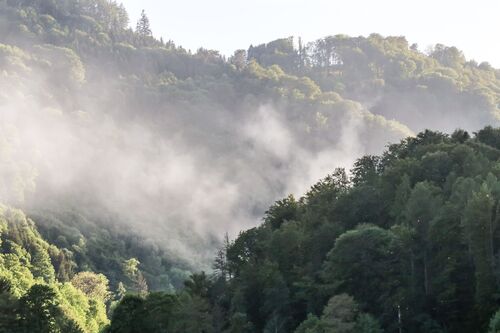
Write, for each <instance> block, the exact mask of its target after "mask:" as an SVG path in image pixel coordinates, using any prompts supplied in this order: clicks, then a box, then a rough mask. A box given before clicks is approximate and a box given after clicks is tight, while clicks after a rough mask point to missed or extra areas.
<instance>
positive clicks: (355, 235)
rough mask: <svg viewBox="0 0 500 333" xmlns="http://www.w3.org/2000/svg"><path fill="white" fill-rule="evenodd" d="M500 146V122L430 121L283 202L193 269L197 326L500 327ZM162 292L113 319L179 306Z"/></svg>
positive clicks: (190, 287) (190, 289)
mask: <svg viewBox="0 0 500 333" xmlns="http://www.w3.org/2000/svg"><path fill="white" fill-rule="evenodd" d="M499 158H500V129H495V128H492V127H486V128H484V129H482V130H480V131H478V132H477V133H475V134H474V136H472V137H470V136H469V134H468V133H467V132H466V131H463V130H457V131H455V132H454V133H453V134H452V135H446V134H443V133H441V132H433V131H425V132H421V133H420V134H418V135H417V136H416V137H411V138H408V139H405V140H403V141H401V142H400V143H398V144H393V145H390V146H389V147H388V149H387V150H386V151H385V152H384V153H383V154H382V155H380V156H365V157H363V158H360V159H359V160H357V162H356V163H355V165H354V167H353V169H352V170H351V171H350V173H349V174H347V173H346V172H345V171H344V170H341V169H339V170H336V171H335V172H334V173H333V174H331V175H329V176H328V177H326V178H325V179H323V180H322V181H320V182H318V183H317V184H315V185H314V186H313V187H311V189H310V191H309V192H307V193H306V194H305V195H304V196H303V197H301V198H300V199H295V198H294V197H293V196H289V197H287V198H285V199H283V200H280V201H278V202H276V203H275V204H274V205H273V206H271V207H270V208H269V210H268V211H267V213H266V215H265V217H264V221H263V223H262V225H260V226H259V227H256V228H253V229H250V230H247V231H243V232H241V233H240V235H239V236H238V237H237V238H236V239H235V240H234V241H228V240H227V241H226V243H225V246H224V247H223V248H222V249H221V250H220V252H219V255H218V256H217V258H216V260H215V263H214V270H215V273H214V274H213V275H211V276H206V275H205V274H198V275H193V276H192V277H191V279H190V280H188V281H187V282H186V289H185V293H187V294H189V296H186V297H191V300H197V303H196V305H194V304H193V305H192V308H191V309H192V311H193V312H192V313H193V314H196V315H195V318H197V319H196V320H194V321H193V323H194V322H195V323H196V325H202V326H196V327H197V328H193V329H192V330H187V331H190V332H301V333H302V332H316V333H317V332H356V333H360V332H382V331H385V332H400V331H402V332H471V333H472V332H496V331H497V329H498V327H499V321H498V318H499V317H500V316H495V317H493V315H494V314H495V312H496V311H497V310H498V308H499V301H498V297H497V294H498V291H499V281H500V275H499V273H498V257H499V250H500V234H499V232H500V228H499V217H500V215H499V211H500V205H499V202H500V181H499V177H500V165H499V162H498V161H499ZM150 297H156V296H150ZM168 297H170V296H168ZM153 299H154V298H153ZM153 299H149V298H146V299H141V300H134V302H135V303H132V299H129V300H127V301H126V302H125V301H124V302H123V303H121V304H120V305H119V306H118V308H117V310H116V312H115V316H114V317H113V318H112V323H111V332H134V330H126V329H122V330H116V331H113V329H114V328H115V327H121V326H119V325H121V323H122V322H123V321H124V320H125V319H123V317H121V316H125V315H124V313H127V314H131V313H136V312H135V311H136V309H139V310H137V311H139V312H137V313H142V312H140V311H145V312H146V313H148V314H149V315H150V316H153V317H154V318H155V319H154V320H148V323H151V322H155V323H158V325H162V324H160V321H162V320H163V321H167V320H170V319H171V320H175V318H176V317H175V315H173V316H169V315H165V314H164V313H165V312H163V310H160V309H163V308H162V306H163V305H155V304H153V303H154V302H153ZM131 304H136V305H131ZM135 306H137V308H136V307H135ZM169 306H170V305H169ZM122 307H123V308H122ZM125 309H126V311H125ZM195 309H198V310H199V311H200V312H196V311H195ZM200 309H205V310H203V311H202V310H200ZM208 309H210V311H208ZM123 311H124V312H123ZM205 311H208V312H205ZM155 313H157V315H156V314H155ZM169 313H170V312H169ZM208 314H209V315H208ZM137 318H138V320H139V318H142V315H138V317H137ZM127 320H128V321H127V322H130V321H134V319H132V318H130V317H129V318H128V319H127ZM490 320H491V323H490ZM144 327H146V326H144ZM148 327H149V326H148ZM161 327H166V326H153V328H150V329H148V330H149V331H155V332H162V328H161ZM202 327H206V328H202ZM488 327H490V328H489V331H488ZM136 331H141V329H137V328H136Z"/></svg>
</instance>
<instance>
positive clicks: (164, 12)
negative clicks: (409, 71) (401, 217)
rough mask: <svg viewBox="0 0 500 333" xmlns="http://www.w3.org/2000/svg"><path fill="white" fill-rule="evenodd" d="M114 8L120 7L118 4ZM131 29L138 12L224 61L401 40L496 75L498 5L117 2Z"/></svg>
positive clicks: (321, 0)
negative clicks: (455, 53)
mask: <svg viewBox="0 0 500 333" xmlns="http://www.w3.org/2000/svg"><path fill="white" fill-rule="evenodd" d="M118 1H120V0H118ZM122 2H123V4H124V5H125V6H126V8H127V10H128V11H129V14H130V18H131V24H132V25H135V22H136V21H137V18H138V16H139V14H140V12H141V9H145V10H146V13H147V14H148V16H149V18H150V21H151V27H152V29H153V33H154V35H155V36H156V37H160V36H162V37H163V38H164V39H165V40H168V39H172V40H173V41H174V42H176V44H177V45H182V46H184V47H185V48H187V49H192V50H193V51H194V50H196V49H197V48H198V47H200V46H203V47H205V48H211V49H216V50H219V51H221V52H222V53H223V54H226V55H229V54H232V52H233V51H234V50H236V49H239V48H242V49H246V48H248V46H249V45H250V44H254V45H255V44H260V43H264V42H269V41H271V40H274V39H276V38H280V37H287V36H302V38H303V39H304V40H306V41H312V40H314V39H316V38H319V37H323V36H327V35H335V34H339V33H342V34H347V35H351V36H359V35H369V34H370V33H372V32H377V33H380V34H382V35H385V36H387V35H404V36H406V37H407V39H408V41H409V42H410V43H418V45H419V47H420V49H421V50H425V49H426V47H427V46H429V45H431V44H435V43H442V44H446V45H450V46H451V45H453V46H457V47H458V48H460V49H461V50H463V51H464V53H465V55H466V56H467V58H469V59H470V58H473V59H475V60H476V61H478V62H481V61H489V62H490V63H491V64H493V65H494V66H495V67H497V68H500V43H499V37H500V20H499V19H498V15H499V13H500V1H499V0H474V1H466V0H454V1H452V0H419V1H404V0H343V1H337V0H251V1H238V0H210V1H207V0H181V1H178V0H175V1H168V0H122Z"/></svg>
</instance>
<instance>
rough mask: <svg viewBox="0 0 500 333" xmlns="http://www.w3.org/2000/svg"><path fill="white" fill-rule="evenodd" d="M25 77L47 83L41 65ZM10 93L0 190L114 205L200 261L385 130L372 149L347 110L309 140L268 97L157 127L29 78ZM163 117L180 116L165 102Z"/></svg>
mask: <svg viewBox="0 0 500 333" xmlns="http://www.w3.org/2000/svg"><path fill="white" fill-rule="evenodd" d="M33 75H35V74H33ZM29 80H31V81H33V82H39V83H41V84H44V78H43V77H33V78H31V77H30V78H29ZM109 81H111V79H110V80H109ZM45 84H46V85H47V86H50V84H49V83H45ZM2 86H4V87H6V89H9V88H7V87H8V83H7V82H2ZM90 89H91V90H93V91H94V90H96V88H95V87H90ZM7 95H9V96H10V98H9V102H8V103H7V104H3V105H2V106H1V108H0V124H1V126H2V148H3V149H2V150H1V154H2V161H4V163H2V165H1V166H0V175H1V179H2V180H3V186H2V189H3V191H2V198H1V199H2V201H4V202H8V203H10V204H12V205H15V206H20V207H22V208H24V209H27V210H28V211H36V210H40V209H44V210H61V209H76V210H78V211H81V212H83V213H84V214H86V215H87V216H90V217H97V218H98V217H99V216H101V215H105V214H111V215H112V216H114V218H113V220H114V222H113V223H117V224H119V225H121V228H125V230H128V231H129V232H130V233H139V234H140V235H142V236H143V237H145V238H147V239H152V240H154V241H155V242H158V244H161V246H162V247H165V248H166V249H167V250H168V251H170V252H171V253H173V254H175V255H177V256H179V257H181V258H184V259H186V260H188V261H189V262H190V263H192V264H197V265H203V264H206V263H209V262H210V260H211V259H212V257H213V251H214V250H215V247H216V246H217V244H218V240H219V239H221V238H222V236H223V235H224V234H225V233H228V234H229V235H230V237H235V236H237V234H238V232H240V231H241V230H244V229H246V228H250V227H253V226H256V225H257V224H259V223H260V221H261V218H262V216H263V214H264V212H265V211H266V209H267V208H268V207H269V206H270V205H271V204H272V203H273V202H274V201H276V200H279V199H281V198H282V197H284V196H285V195H288V194H294V195H295V196H297V197H299V196H301V195H302V194H303V193H305V192H306V191H307V189H308V188H309V187H310V186H311V184H313V183H314V182H316V181H318V180H319V179H320V178H323V177H325V176H326V175H327V174H328V173H329V172H331V171H333V170H334V169H335V168H337V167H345V168H349V167H350V166H351V165H352V163H353V162H354V160H355V158H357V157H358V156H361V155H362V154H364V153H376V152H380V151H381V150H382V149H383V147H384V145H383V144H382V143H383V142H384V141H383V140H384V138H381V139H380V141H378V142H379V144H378V145H376V146H375V147H376V148H378V150H377V149H374V147H373V146H372V147H371V148H368V147H366V145H364V144H363V143H362V142H360V139H359V136H360V135H361V133H362V132H363V131H364V124H363V120H362V118H360V117H356V116H355V115H354V116H353V115H347V116H346V117H344V119H342V123H341V124H337V125H336V128H337V129H338V133H337V134H335V136H336V137H337V139H335V140H332V141H329V142H328V144H327V145H325V144H323V143H322V144H318V143H315V144H313V145H312V144H311V142H310V141H311V140H310V139H308V138H306V133H307V131H306V130H304V128H301V125H300V124H298V123H297V122H296V121H295V120H294V119H290V118H287V116H286V109H284V108H282V109H279V107H277V106H275V105H273V104H272V103H266V104H256V105H255V106H254V107H253V108H248V107H246V110H244V111H242V109H234V110H231V109H227V110H223V111H219V112H218V114H217V122H216V123H212V124H210V123H200V124H191V125H189V124H184V126H186V128H187V129H188V130H186V129H185V128H183V127H180V128H177V130H169V131H168V133H158V131H157V130H155V129H154V128H151V124H150V123H148V121H141V120H138V119H137V118H136V117H130V116H123V115H122V116H120V117H112V116H111V115H109V113H107V112H106V111H105V110H102V109H100V107H99V105H95V104H89V105H86V104H80V105H79V107H80V108H79V109H77V110H70V111H69V112H68V111H67V110H62V109H61V108H62V106H61V105H58V104H57V103H55V102H54V101H57V100H55V99H52V100H51V102H50V103H48V105H44V104H43V103H42V102H41V101H40V96H39V95H37V91H36V90H34V89H31V90H30V88H28V87H26V88H23V91H19V89H18V88H17V90H16V91H15V94H14V92H13V93H7ZM15 96H18V97H15ZM71 98H72V99H74V100H80V101H81V100H85V99H84V98H82V97H81V96H78V95H75V96H72V97H71ZM109 98H111V99H114V98H119V97H115V96H111V97H109ZM183 112H185V111H184V110H182V109H180V108H179V109H174V110H173V111H170V113H169V114H173V115H176V114H183ZM124 114H126V113H124ZM235 114H238V115H239V117H242V119H238V120H235V119H234V118H235V116H234V115H235ZM162 121H163V122H165V123H169V122H174V121H175V122H177V123H178V122H179V121H178V119H177V120H176V119H174V116H172V118H169V116H168V114H166V115H164V119H163V120H162ZM195 121H196V120H195ZM206 125H209V126H211V127H206ZM198 126H199V127H201V129H199V130H203V131H206V132H207V133H211V134H213V135H214V136H215V137H221V138H222V140H220V139H216V140H214V141H206V140H204V139H203V137H201V139H200V138H199V137H197V135H195V134H193V133H197V132H198V131H197V130H192V129H193V128H196V127H198ZM189 129H191V131H190V130H189ZM387 140H389V138H387ZM64 207H66V208H64ZM202 249H204V250H202Z"/></svg>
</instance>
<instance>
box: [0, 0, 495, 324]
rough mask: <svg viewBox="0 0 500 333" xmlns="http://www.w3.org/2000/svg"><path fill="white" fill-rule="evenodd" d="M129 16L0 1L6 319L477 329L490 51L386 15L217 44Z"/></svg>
mask: <svg viewBox="0 0 500 333" xmlns="http://www.w3.org/2000/svg"><path fill="white" fill-rule="evenodd" d="M130 23H131V22H129V18H128V14H127V12H126V10H125V9H124V7H123V6H122V5H120V4H119V3H117V2H115V1H109V0H78V1H76V0H0V202H1V203H3V204H4V206H1V209H0V239H1V243H0V250H1V251H0V292H1V295H0V307H1V310H2V311H0V332H14V330H15V329H18V330H19V332H34V331H37V330H39V331H43V332H99V331H101V330H102V329H104V327H105V326H106V325H108V323H109V321H108V317H109V318H110V319H111V324H110V326H109V327H108V328H107V331H109V332H140V331H147V332H212V331H214V332H271V331H272V332H293V331H296V332H316V333H317V332H380V331H381V330H385V331H387V332H398V330H399V329H402V330H403V331H404V332H477V331H478V330H480V331H481V332H483V331H486V330H487V326H488V322H489V320H490V318H491V317H492V315H493V313H494V312H495V310H496V308H497V306H498V304H497V303H498V299H497V296H496V294H497V291H498V285H497V284H498V280H499V275H498V268H497V267H496V266H497V261H498V256H497V254H498V249H497V248H498V244H497V243H498V235H497V234H498V232H497V228H496V224H497V219H498V218H497V215H498V207H497V206H498V202H497V201H498V199H499V198H500V197H499V194H498V193H499V192H498V184H497V177H500V174H499V170H500V169H499V168H498V165H497V161H498V157H499V149H500V135H499V134H498V130H497V129H496V126H498V125H499V120H500V109H499V108H500V70H498V69H495V68H493V67H492V66H490V65H489V64H488V63H481V64H478V63H476V62H474V61H473V60H467V59H465V57H464V56H463V54H462V52H461V51H460V50H459V49H457V48H456V47H448V46H445V45H441V44H438V45H435V46H434V47H432V48H431V49H429V50H426V51H425V52H423V51H422V50H420V49H419V47H418V46H417V45H415V44H413V45H410V44H409V43H408V41H407V40H406V39H405V38H404V37H399V36H395V37H383V36H381V35H378V34H372V35H370V36H366V37H363V36H360V37H350V36H345V35H333V36H327V37H325V38H321V39H318V40H316V41H312V42H308V43H305V42H303V41H302V40H301V39H300V38H292V37H289V38H283V39H278V40H275V41H271V42H269V43H267V44H262V45H252V46H250V47H249V48H248V50H236V51H235V52H234V54H233V55H231V56H229V57H226V56H224V55H221V54H220V53H219V52H217V51H215V50H207V49H204V48H200V49H198V50H196V51H195V52H192V51H190V50H186V49H184V48H182V47H181V46H179V45H176V44H175V43H174V42H173V41H164V40H162V39H159V40H158V39H156V38H154V37H153V32H152V31H151V28H150V24H149V19H148V17H147V13H145V12H142V14H141V17H140V19H139V21H138V22H137V24H135V22H132V23H134V24H133V26H134V29H131V28H129V26H130ZM485 126H491V127H485ZM457 128H462V129H463V130H457V131H455V130H456V129H457ZM427 129H429V130H427ZM467 131H468V132H467ZM419 132H420V134H416V133H419ZM442 132H449V133H453V134H451V135H446V134H442ZM469 133H474V134H469ZM401 140H403V141H401ZM389 142H391V143H394V142H401V143H399V144H393V145H389V146H388V147H387V150H386V151H385V152H383V150H384V147H386V145H387V144H388V143H389ZM361 156H365V157H361ZM359 157H361V158H359ZM356 158H359V159H357V160H356ZM352 165H354V168H353V169H352V170H351V171H350V172H345V171H343V169H341V168H342V167H344V168H346V169H347V170H349V169H350V168H351V166H352ZM336 167H340V169H337V170H336V171H335V172H333V170H335V168H336ZM332 172H333V173H332ZM327 174H330V176H328V177H327V178H324V177H325V175H327ZM318 179H323V180H322V181H320V182H319V183H317V184H316V185H314V186H313V187H312V188H311V189H310V190H309V191H308V190H307V189H308V187H309V186H310V184H313V183H315V182H316V181H317V180H318ZM303 193H306V194H305V195H304V196H301V195H302V194H303ZM289 194H291V195H289ZM280 198H284V199H281V200H280ZM296 198H300V199H296ZM276 200H278V201H276ZM275 201H276V203H275V204H274V205H272V206H271V208H269V209H267V207H269V205H270V204H272V203H273V202H275ZM11 207H17V208H18V209H21V210H22V211H21V210H17V209H15V208H11ZM266 211H267V213H265V212H266ZM263 215H264V216H265V217H264V219H263V224H262V225H261V226H258V227H256V225H257V224H258V223H259V221H260V218H261V216H263ZM241 230H247V231H244V232H242V233H241V234H239V236H238V237H236V235H237V234H238V232H240V231H241ZM226 233H228V234H229V237H228V236H226V238H224V237H223V236H224V235H225V234H226ZM226 235H227V234H226ZM235 237H236V238H235ZM230 238H231V239H233V238H235V239H234V240H230ZM221 244H224V246H223V248H222V250H220V251H219V253H218V254H217V256H216V260H215V268H213V269H212V267H211V266H212V262H213V257H214V256H215V255H216V252H217V248H219V247H220V246H221ZM353 263H356V264H353ZM202 270H207V271H212V270H213V271H214V272H215V274H214V275H211V274H208V275H205V274H201V273H199V274H194V275H192V274H191V273H192V272H195V271H202ZM186 280H187V281H186ZM185 281H186V282H185ZM181 289H182V290H183V291H178V290H181ZM176 291H177V292H176ZM118 304H119V305H118ZM34 309H43V311H41V312H40V313H37V312H36V311H35V310H34ZM398 316H400V319H398ZM495 318H497V319H496V321H495V320H494V321H492V324H491V325H499V326H500V324H498V323H500V315H498V317H495ZM30 325H35V326H30ZM13 327H15V329H14V328H13ZM495 327H496V326H495ZM495 327H494V328H492V329H495ZM127 329H128V331H127ZM492 332H494V331H492Z"/></svg>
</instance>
